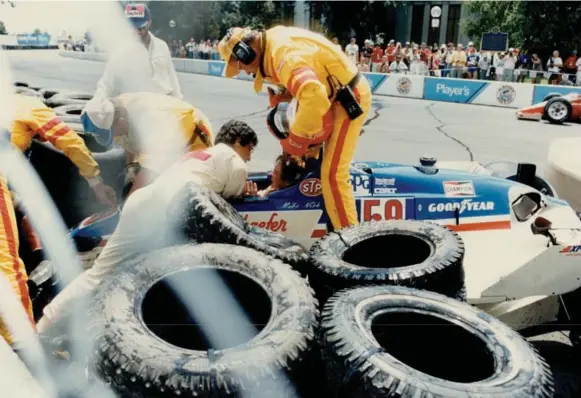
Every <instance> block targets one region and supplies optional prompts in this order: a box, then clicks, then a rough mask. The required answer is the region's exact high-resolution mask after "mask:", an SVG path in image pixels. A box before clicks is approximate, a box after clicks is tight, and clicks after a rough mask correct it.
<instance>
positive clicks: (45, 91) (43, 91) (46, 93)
mask: <svg viewBox="0 0 581 398" xmlns="http://www.w3.org/2000/svg"><path fill="white" fill-rule="evenodd" d="M38 92H39V93H40V94H41V95H42V96H43V97H44V99H49V98H51V97H52V96H54V95H56V94H58V93H59V92H60V90H57V89H51V88H41V89H40V90H38Z"/></svg>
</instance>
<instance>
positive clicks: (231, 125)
mask: <svg viewBox="0 0 581 398" xmlns="http://www.w3.org/2000/svg"><path fill="white" fill-rule="evenodd" d="M236 142H238V143H239V144H240V145H242V146H247V145H248V144H252V145H253V146H256V145H258V137H257V136H256V133H255V132H254V130H253V129H252V127H250V126H249V125H248V124H246V123H244V122H243V121H241V120H230V121H228V122H226V123H225V124H224V125H223V126H222V127H220V131H218V134H217V135H216V138H215V139H214V144H226V145H229V146H233V145H234V144H235V143H236Z"/></svg>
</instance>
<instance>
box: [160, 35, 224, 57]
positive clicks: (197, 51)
mask: <svg viewBox="0 0 581 398" xmlns="http://www.w3.org/2000/svg"><path fill="white" fill-rule="evenodd" d="M168 46H169V49H170V51H171V53H172V56H173V57H174V58H189V59H207V60H216V61H218V60H220V54H219V53H218V40H214V41H212V40H200V41H199V42H196V41H195V40H194V38H193V37H192V38H190V40H189V41H188V42H187V43H186V44H184V43H183V41H182V40H172V41H170V42H169V43H168Z"/></svg>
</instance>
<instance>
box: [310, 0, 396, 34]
mask: <svg viewBox="0 0 581 398" xmlns="http://www.w3.org/2000/svg"><path fill="white" fill-rule="evenodd" d="M308 3H309V5H310V7H311V13H312V14H313V16H314V18H315V19H318V20H324V21H325V22H324V25H325V27H326V32H325V33H326V34H327V35H328V36H337V37H338V38H339V40H341V41H342V42H348V41H349V39H350V38H351V37H352V36H355V37H357V38H359V39H372V40H374V39H375V35H376V34H378V33H382V32H386V30H387V29H386V24H387V23H389V22H388V21H387V19H388V16H389V15H390V14H391V15H393V16H395V12H396V10H397V8H398V7H406V6H407V2H406V1H369V0H368V1H326V2H319V1H309V2H308ZM391 23H392V24H393V23H394V21H391ZM388 40H389V38H388Z"/></svg>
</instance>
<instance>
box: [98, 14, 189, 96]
mask: <svg viewBox="0 0 581 398" xmlns="http://www.w3.org/2000/svg"><path fill="white" fill-rule="evenodd" d="M124 13H125V17H126V18H127V20H128V21H129V23H130V24H131V26H132V28H133V29H135V31H136V33H137V37H138V39H139V41H140V43H141V44H143V46H141V45H137V46H136V45H134V44H133V43H132V45H131V46H130V47H129V48H127V46H121V48H118V49H117V51H114V52H113V54H111V56H110V57H109V60H108V62H107V65H106V66H105V70H104V72H103V75H102V76H101V79H100V80H99V81H98V82H97V90H96V91H95V94H94V97H103V98H113V97H116V96H118V95H119V94H123V93H127V92H138V91H151V92H156V93H162V94H166V95H169V96H172V97H175V98H178V99H181V98H183V97H182V92H181V90H180V85H179V82H178V78H177V74H176V71H175V67H174V64H173V61H172V57H171V53H170V50H169V47H168V45H167V44H166V42H165V41H163V40H161V39H159V38H157V37H155V36H154V35H153V34H152V33H151V32H150V31H149V29H150V28H151V22H152V20H151V13H150V11H149V8H148V7H147V5H145V4H143V3H133V4H127V5H125V9H124ZM145 78H146V79H145Z"/></svg>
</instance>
